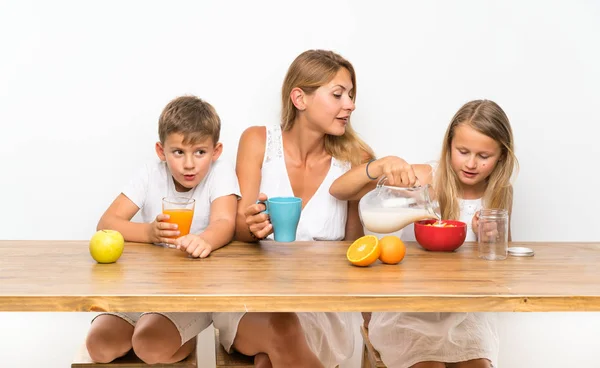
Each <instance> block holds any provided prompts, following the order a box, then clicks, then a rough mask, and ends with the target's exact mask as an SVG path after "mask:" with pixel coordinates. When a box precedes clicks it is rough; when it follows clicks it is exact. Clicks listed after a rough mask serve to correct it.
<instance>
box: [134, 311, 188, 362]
mask: <svg viewBox="0 0 600 368" xmlns="http://www.w3.org/2000/svg"><path fill="white" fill-rule="evenodd" d="M132 345H133V351H134V352H135V354H136V355H137V356H138V357H139V358H140V359H141V360H143V361H144V362H145V363H146V364H169V363H175V362H178V361H180V360H183V359H185V358H186V357H187V356H188V355H190V353H191V352H192V350H194V347H195V346H196V338H195V337H194V338H193V339H191V340H190V341H187V342H186V343H185V344H183V345H181V336H180V335H179V331H178V330H177V327H175V325H174V324H173V322H171V320H170V319H168V318H167V317H165V316H162V315H160V314H156V313H153V314H144V315H142V316H141V317H140V319H139V321H138V322H137V323H136V325H135V330H134V333H133V339H132Z"/></svg>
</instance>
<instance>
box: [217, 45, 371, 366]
mask: <svg viewBox="0 0 600 368" xmlns="http://www.w3.org/2000/svg"><path fill="white" fill-rule="evenodd" d="M355 98H356V76H355V74H354V68H353V67H352V64H350V63H349V62H348V61H347V60H345V59H344V58H342V57H341V56H339V55H337V54H335V53H333V52H331V51H323V50H310V51H306V52H304V53H302V54H301V55H299V56H298V57H297V58H296V60H294V62H293V63H292V64H291V66H290V67H289V70H288V72H287V75H286V77H285V80H284V83H283V88H282V103H283V108H282V122H281V125H279V124H277V125H271V126H267V127H251V128H248V129H247V130H246V131H245V132H244V133H243V134H242V136H241V138H240V143H239V148H238V156H237V165H236V171H237V175H238V178H239V182H240V190H241V193H242V199H241V200H240V204H239V207H238V208H239V210H238V216H237V223H236V238H237V239H238V240H241V241H246V242H256V241H258V240H262V239H271V238H272V232H273V227H272V225H271V223H270V221H269V217H268V215H266V214H264V213H261V212H262V211H264V210H265V206H264V205H263V204H256V201H257V199H258V200H261V201H264V200H266V199H267V195H268V196H296V197H300V198H302V213H301V217H300V222H299V224H298V229H297V232H296V240H297V241H306V240H317V239H318V240H342V239H356V238H358V237H360V236H362V235H363V231H362V226H361V225H360V219H359V217H358V207H357V203H356V202H350V203H348V202H347V201H345V200H337V199H336V198H334V197H332V196H331V195H330V194H329V191H328V189H329V187H330V186H331V183H333V181H334V180H335V179H337V178H338V177H339V176H341V175H342V174H344V173H345V172H346V171H348V170H349V169H350V167H351V165H353V164H354V165H357V164H360V163H361V162H363V161H366V160H368V159H369V158H370V157H373V156H374V155H373V153H372V151H371V149H370V148H369V147H368V146H366V144H364V143H363V142H362V141H361V140H360V139H359V138H358V137H357V135H356V133H355V132H354V130H353V129H352V127H351V126H350V115H351V114H352V112H353V111H354V100H355ZM363 158H364V159H363ZM350 317H351V316H350V315H349V314H345V313H339V314H338V313H214V314H213V321H214V325H215V328H217V329H219V332H220V337H221V344H222V345H223V347H225V349H226V350H228V351H229V350H231V349H232V348H233V349H236V350H237V351H239V352H241V353H243V354H246V355H253V356H255V358H254V362H255V365H256V367H274V368H279V367H282V368H283V367H307V368H315V367H328V368H331V367H335V366H337V365H338V364H339V363H340V362H342V361H344V360H346V359H348V358H349V357H350V356H351V355H352V353H353V350H354V337H353V328H352V326H351V318H350Z"/></svg>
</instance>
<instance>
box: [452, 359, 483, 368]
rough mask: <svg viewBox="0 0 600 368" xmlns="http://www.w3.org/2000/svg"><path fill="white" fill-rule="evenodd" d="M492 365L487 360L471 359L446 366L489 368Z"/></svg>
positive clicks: (455, 367) (453, 367)
mask: <svg viewBox="0 0 600 368" xmlns="http://www.w3.org/2000/svg"><path fill="white" fill-rule="evenodd" d="M491 367H492V363H490V361H489V360H487V359H473V360H467V361H466V362H458V363H451V364H448V368H491Z"/></svg>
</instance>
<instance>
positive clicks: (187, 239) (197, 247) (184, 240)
mask: <svg viewBox="0 0 600 368" xmlns="http://www.w3.org/2000/svg"><path fill="white" fill-rule="evenodd" d="M175 245H176V246H177V249H179V250H181V251H183V252H188V254H189V255H191V256H192V257H194V258H198V257H199V258H206V257H208V255H209V254H210V252H212V245H210V244H209V243H208V242H207V241H206V240H204V239H202V238H201V237H200V236H198V235H195V234H188V235H185V236H182V237H181V238H177V239H176V240H175Z"/></svg>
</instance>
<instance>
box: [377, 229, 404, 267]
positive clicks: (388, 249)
mask: <svg viewBox="0 0 600 368" xmlns="http://www.w3.org/2000/svg"><path fill="white" fill-rule="evenodd" d="M379 247H380V248H381V254H380V255H379V260H380V261H381V262H383V263H387V264H396V263H400V262H401V261H402V260H403V259H404V255H405V254H406V246H405V245H404V243H403V242H402V240H400V238H399V237H397V236H393V235H388V236H384V237H383V238H381V239H379Z"/></svg>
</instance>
